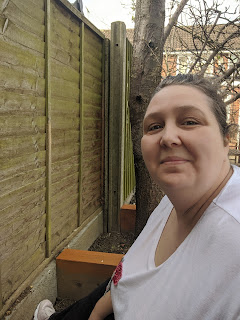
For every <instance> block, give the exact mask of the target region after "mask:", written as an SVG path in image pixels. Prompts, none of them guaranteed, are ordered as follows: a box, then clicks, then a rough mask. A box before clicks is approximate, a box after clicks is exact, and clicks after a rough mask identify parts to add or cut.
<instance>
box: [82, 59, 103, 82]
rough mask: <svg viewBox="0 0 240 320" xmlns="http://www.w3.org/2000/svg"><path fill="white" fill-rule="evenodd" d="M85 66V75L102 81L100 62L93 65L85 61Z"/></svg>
mask: <svg viewBox="0 0 240 320" xmlns="http://www.w3.org/2000/svg"><path fill="white" fill-rule="evenodd" d="M84 65H85V67H84V73H85V75H86V76H88V77H89V76H91V77H93V78H94V79H96V80H98V81H100V82H102V69H101V68H102V64H99V65H93V64H90V63H89V64H87V63H86V61H85V64H84Z"/></svg>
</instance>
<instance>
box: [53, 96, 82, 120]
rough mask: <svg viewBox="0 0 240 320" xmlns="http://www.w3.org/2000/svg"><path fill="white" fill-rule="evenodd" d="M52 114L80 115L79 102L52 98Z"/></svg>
mask: <svg viewBox="0 0 240 320" xmlns="http://www.w3.org/2000/svg"><path fill="white" fill-rule="evenodd" d="M51 102H52V115H53V116H55V114H58V115H66V114H68V115H70V116H72V115H75V116H79V104H78V103H76V102H71V101H67V102H66V101H65V100H58V99H52V100H51Z"/></svg>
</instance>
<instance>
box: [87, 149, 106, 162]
mask: <svg viewBox="0 0 240 320" xmlns="http://www.w3.org/2000/svg"><path fill="white" fill-rule="evenodd" d="M101 151H102V150H101V148H98V149H96V150H91V151H89V152H85V153H84V155H83V159H84V160H85V159H89V160H90V159H91V160H92V159H95V157H96V155H97V154H98V155H101V154H102V152H101Z"/></svg>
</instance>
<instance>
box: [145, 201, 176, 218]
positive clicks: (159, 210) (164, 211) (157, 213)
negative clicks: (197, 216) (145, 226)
mask: <svg viewBox="0 0 240 320" xmlns="http://www.w3.org/2000/svg"><path fill="white" fill-rule="evenodd" d="M172 208H173V205H172V203H171V201H170V200H169V199H168V197H167V196H166V195H165V196H164V197H163V198H162V200H161V201H160V203H159V204H158V205H157V207H156V208H155V209H154V210H153V212H152V213H151V215H150V217H149V219H148V223H150V222H151V221H152V220H154V221H155V219H162V218H164V217H165V216H166V215H167V216H168V215H169V214H170V212H171V210H172Z"/></svg>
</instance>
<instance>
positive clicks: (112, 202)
mask: <svg viewBox="0 0 240 320" xmlns="http://www.w3.org/2000/svg"><path fill="white" fill-rule="evenodd" d="M110 56H111V59H110V106H109V207H108V212H109V221H108V227H109V231H120V208H121V205H122V199H123V195H122V192H123V169H124V161H123V160H124V151H123V150H124V149H123V148H124V130H125V128H124V127H125V81H126V26H125V24H124V23H123V22H120V21H118V22H113V23H112V24H111V45H110Z"/></svg>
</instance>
